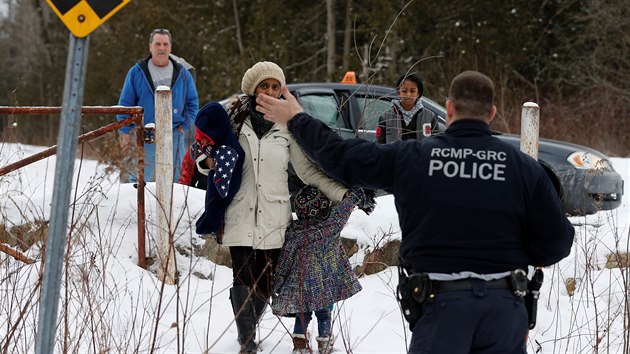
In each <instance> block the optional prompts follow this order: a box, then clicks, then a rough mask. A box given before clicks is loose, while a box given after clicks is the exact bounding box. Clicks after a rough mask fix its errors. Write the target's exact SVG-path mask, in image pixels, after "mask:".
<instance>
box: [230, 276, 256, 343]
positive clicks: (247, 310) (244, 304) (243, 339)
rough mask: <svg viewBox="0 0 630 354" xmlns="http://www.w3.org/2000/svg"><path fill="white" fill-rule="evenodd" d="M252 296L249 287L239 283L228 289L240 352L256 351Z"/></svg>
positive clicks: (254, 315)
mask: <svg viewBox="0 0 630 354" xmlns="http://www.w3.org/2000/svg"><path fill="white" fill-rule="evenodd" d="M252 297H254V295H253V294H251V295H250V289H249V288H248V287H246V286H242V285H239V286H235V287H233V288H231V289H230V300H231V302H232V310H233V311H234V321H235V322H236V329H237V331H238V342H239V343H240V345H241V353H255V352H256V342H255V339H256V311H255V308H254V305H253V299H252Z"/></svg>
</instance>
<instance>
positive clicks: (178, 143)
mask: <svg viewBox="0 0 630 354" xmlns="http://www.w3.org/2000/svg"><path fill="white" fill-rule="evenodd" d="M184 141H185V133H181V132H179V131H178V130H177V129H175V130H173V182H177V181H178V180H179V174H180V171H181V168H182V161H183V160H184V155H185V154H186V151H187V149H186V146H185V144H184ZM130 172H131V175H130V176H129V182H130V183H136V182H138V179H137V177H136V174H135V173H136V172H137V170H136V171H130ZM144 181H145V182H155V143H153V144H144Z"/></svg>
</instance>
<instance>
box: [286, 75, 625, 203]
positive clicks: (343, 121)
mask: <svg viewBox="0 0 630 354" xmlns="http://www.w3.org/2000/svg"><path fill="white" fill-rule="evenodd" d="M288 87H289V90H290V91H291V92H292V93H293V95H295V96H296V97H297V99H298V100H299V102H300V103H301V104H302V106H303V107H304V110H305V111H306V112H308V113H310V114H311V115H312V116H313V117H316V118H318V119H320V120H322V121H323V122H324V123H326V124H327V125H329V126H330V127H332V128H333V129H335V130H336V131H337V132H338V133H339V135H341V136H342V137H344V138H350V137H360V138H364V139H366V140H370V141H375V130H376V124H377V122H378V118H379V116H380V115H381V113H383V112H384V111H386V110H388V109H390V107H391V104H390V102H391V100H392V99H393V98H396V97H397V95H396V93H395V90H394V89H393V88H391V87H386V86H377V85H361V84H338V83H305V84H290V85H288ZM422 102H423V104H424V106H425V107H427V108H428V109H430V110H431V111H433V112H435V113H436V114H437V115H438V116H439V117H440V121H441V123H440V131H444V129H446V120H445V117H446V110H445V109H444V107H442V106H441V105H439V104H437V103H435V102H434V101H432V100H430V99H428V98H426V97H422ZM495 134H496V136H497V137H498V138H499V139H502V140H504V141H506V142H508V143H510V144H512V145H514V146H516V147H519V146H520V137H519V136H517V135H513V134H504V133H498V132H497V133H495ZM538 161H539V162H540V164H541V165H542V166H543V167H544V169H545V171H547V173H548V175H549V177H550V178H551V180H552V181H553V183H554V185H555V187H556V189H557V190H558V192H559V193H560V195H561V196H562V200H563V204H564V208H565V210H566V212H567V213H568V214H570V215H585V214H593V213H595V212H597V211H600V210H611V209H614V208H617V207H618V206H619V205H621V197H622V195H623V179H622V178H621V176H620V175H619V174H618V173H617V172H616V171H615V170H614V168H613V166H612V164H611V163H610V161H609V160H608V157H607V156H605V155H604V154H602V153H601V152H599V151H596V150H594V149H590V148H587V147H585V146H580V145H575V144H570V143H566V142H562V141H555V140H547V139H541V140H540V142H539V150H538Z"/></svg>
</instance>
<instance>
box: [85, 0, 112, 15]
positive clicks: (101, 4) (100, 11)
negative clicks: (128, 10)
mask: <svg viewBox="0 0 630 354" xmlns="http://www.w3.org/2000/svg"><path fill="white" fill-rule="evenodd" d="M77 2H78V1H77ZM87 3H88V4H89V5H90V7H91V8H92V10H94V12H95V13H96V15H98V17H100V18H103V17H105V16H107V14H109V13H110V12H111V11H112V10H113V9H114V8H115V7H116V6H118V5H120V3H122V0H109V1H104V0H87Z"/></svg>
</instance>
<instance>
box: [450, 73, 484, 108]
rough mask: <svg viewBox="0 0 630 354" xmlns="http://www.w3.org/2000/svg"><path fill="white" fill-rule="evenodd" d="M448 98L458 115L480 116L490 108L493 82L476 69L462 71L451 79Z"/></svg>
mask: <svg viewBox="0 0 630 354" xmlns="http://www.w3.org/2000/svg"><path fill="white" fill-rule="evenodd" d="M448 98H449V99H450V100H451V101H452V102H453V104H454V108H455V111H457V113H459V114H460V115H462V116H470V117H471V118H482V117H485V116H487V115H488V113H490V111H491V110H492V105H493V101H494V84H493V83H492V80H491V79H490V78H489V77H487V76H486V75H484V74H482V73H480V72H478V71H472V70H468V71H464V72H462V73H461V74H459V75H457V76H455V78H454V79H453V81H451V89H450V91H449V93H448Z"/></svg>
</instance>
